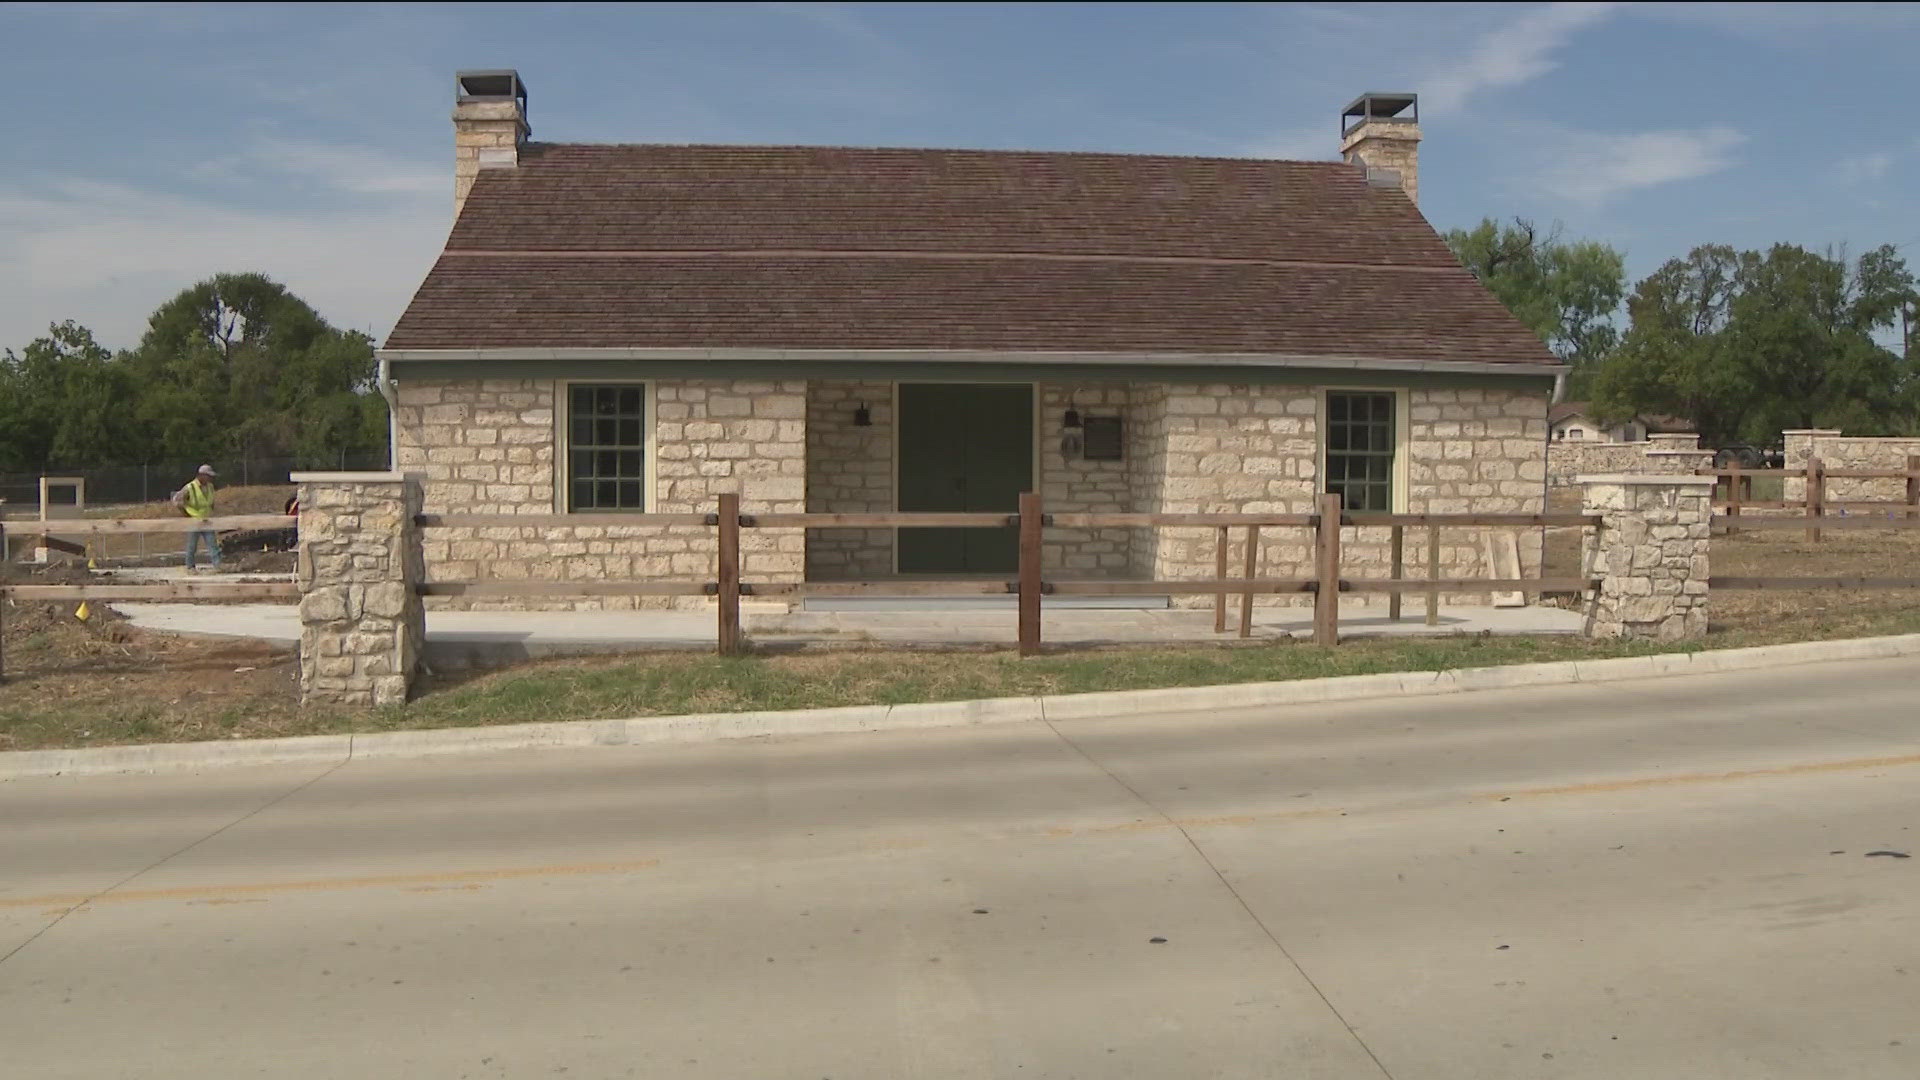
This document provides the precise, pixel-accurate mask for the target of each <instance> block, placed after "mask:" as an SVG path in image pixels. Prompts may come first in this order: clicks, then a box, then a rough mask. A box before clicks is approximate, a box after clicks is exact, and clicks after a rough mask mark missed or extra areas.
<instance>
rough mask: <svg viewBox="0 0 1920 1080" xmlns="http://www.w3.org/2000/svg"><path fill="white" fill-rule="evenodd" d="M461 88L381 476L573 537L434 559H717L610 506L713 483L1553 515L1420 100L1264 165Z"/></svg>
mask: <svg viewBox="0 0 1920 1080" xmlns="http://www.w3.org/2000/svg"><path fill="white" fill-rule="evenodd" d="M458 85H459V97H458V101H457V104H456V106H455V111H454V143H455V185H454V187H455V219H454V224H453V230H452V234H451V235H450V236H449V238H448V240H447V243H446V248H445V251H444V252H443V253H442V254H441V256H440V258H439V260H438V261H437V262H436V263H435V265H434V266H433V269H432V270H431V272H430V273H429V274H428V275H427V278H426V280H425V282H424V283H423V284H422V285H421V286H420V288H419V290H418V291H417V292H416V294H415V295H414V297H413V300H412V303H411V304H410V305H409V306H408V308H407V310H406V312H405V314H404V315H403V316H402V317H401V318H400V320H399V323H398V325H397V326H396V327H395V328H394V330H393V333H392V336H391V337H390V338H389V339H388V340H387V342H386V343H385V348H383V349H382V350H381V353H380V355H381V358H382V360H383V361H384V363H385V365H386V366H387V370H389V371H390V373H391V379H392V385H393V387H394V389H395V392H396V394H397V400H398V408H397V409H396V410H395V439H396V446H397V452H396V463H395V464H396V467H398V468H401V469H404V470H407V471H409V472H414V473H418V474H421V475H422V476H423V477H424V479H425V481H426V503H427V510H428V511H429V512H438V513H458V512H487V513H526V514H541V515H556V514H557V515H567V516H569V517H571V518H574V519H577V521H578V536H567V535H563V534H562V533H561V532H556V531H552V530H549V531H548V532H546V533H542V534H539V535H536V534H535V533H534V532H533V531H531V530H480V531H477V532H475V533H473V534H472V535H466V536H462V535H459V534H455V535H454V537H453V538H452V539H450V540H435V541H433V545H434V546H433V548H432V550H430V551H429V560H430V563H431V564H433V567H434V568H436V569H438V570H439V572H442V573H445V574H447V575H448V576H453V577H460V576H468V575H472V574H473V573H475V572H476V571H478V570H481V568H486V569H487V570H489V571H490V572H493V573H496V574H502V575H511V576H520V577H536V578H540V577H553V578H564V579H569V580H591V579H595V578H600V577H609V578H635V577H641V578H644V577H650V576H662V577H664V576H672V575H679V576H686V575H688V574H693V573H704V572H706V571H705V568H706V566H707V565H708V561H709V560H708V558H707V556H706V555H704V554H703V553H702V549H701V548H700V547H699V546H698V545H699V544H700V543H702V542H703V541H702V540H701V539H700V538H699V537H692V538H689V537H686V536H680V535H672V536H667V537H665V538H664V539H661V538H653V537H650V536H649V535H647V534H644V533H641V532H636V531H629V530H623V529H621V528H620V527H619V524H620V515H621V514H623V513H632V512H645V511H653V512H680V513H684V512H705V511H710V510H711V509H712V507H713V506H714V499H715V497H716V496H717V495H718V494H720V493H722V492H737V493H739V494H740V495H741V496H742V499H743V505H744V507H745V508H746V510H747V511H748V512H749V513H763V514H764V513H781V512H787V513H791V512H799V511H805V512H816V513H875V512H894V511H945V512H955V511H964V512H1011V511H1013V510H1014V509H1015V507H1016V500H1017V497H1018V496H1019V494H1020V493H1021V492H1022V491H1027V490H1037V491H1039V492H1041V493H1042V494H1043V496H1044V498H1045V500H1046V506H1047V509H1048V510H1050V511H1060V512H1082V513H1089V512H1098V513H1105V512H1221V511H1228V512H1238V511H1246V512H1269V513H1303V512H1307V511H1309V510H1310V509H1311V507H1312V501H1313V499H1314V497H1315V496H1316V495H1318V494H1320V493H1322V492H1336V493H1339V494H1340V495H1342V496H1344V497H1345V500H1346V505H1347V506H1348V507H1350V508H1352V509H1355V510H1369V511H1401V512H1436V513H1447V512H1467V511H1482V512H1500V513H1529V512H1539V511H1540V510H1541V509H1542V507H1543V502H1544V498H1545V456H1546V451H1545V446H1546V442H1547V434H1548V433H1547V414H1548V408H1547V406H1548V402H1549V400H1550V399H1551V396H1552V394H1553V393H1554V390H1555V387H1556V385H1557V383H1558V381H1559V379H1560V378H1561V376H1562V375H1563V374H1564V372H1565V370H1566V369H1565V366H1564V365H1563V364H1562V363H1561V362H1560V361H1559V360H1558V358H1556V357H1555V356H1554V355H1553V354H1552V353H1551V352H1550V351H1548V350H1547V349H1546V347H1545V346H1544V345H1542V343H1541V342H1540V340H1539V339H1538V338H1537V337H1535V336H1534V334H1533V333H1532V332H1531V331H1529V330H1528V329H1527V328H1526V327H1525V326H1524V325H1522V324H1521V323H1520V322H1519V321H1518V320H1517V319H1515V318H1514V317H1513V316H1512V315H1511V314H1509V313H1508V311H1507V310H1506V308H1505V307H1504V306H1502V305H1501V303H1500V302H1499V301H1498V300H1497V299H1495V298H1494V297H1493V296H1492V294H1490V293H1489V292H1488V291H1487V290H1486V289H1485V288H1484V287H1483V286H1482V285H1481V284H1480V283H1479V282H1478V281H1476V280H1475V279H1474V277H1473V276H1472V275H1471V274H1470V273H1468V272H1467V271H1466V270H1465V269H1463V268H1462V267H1461V265H1460V263H1459V262H1458V261H1457V260H1456V259H1455V258H1454V256H1453V255H1452V253H1451V252H1449V251H1448V249H1447V246H1446V243H1445V242H1444V241H1443V240H1442V238H1441V237H1440V236H1439V234H1438V233H1436V232H1435V231H1434V229H1433V227H1432V226H1431V225H1429V224H1428V222H1427V220H1426V218H1424V217H1423V216H1422V215H1421V213H1420V210H1419V208H1418V207H1417V206H1416V205H1415V197H1416V195H1417V191H1418V188H1417V186H1416V185H1417V182H1418V171H1417V160H1416V158H1417V149H1418V144H1419V140H1420V129H1419V125H1418V124H1417V122H1416V119H1417V104H1416V102H1415V99H1414V97H1413V95H1410V94H1368V95H1365V96H1363V97H1361V98H1360V99H1358V100H1356V101H1355V102H1354V103H1353V104H1352V105H1351V106H1349V107H1348V109H1347V110H1346V114H1345V116H1344V119H1343V124H1342V138H1341V141H1340V144H1339V150H1340V152H1341V154H1342V156H1343V157H1344V159H1345V160H1338V161H1335V160H1329V161H1269V160H1253V159H1245V158H1198V157H1169V156H1146V155H1128V154H1104V153H1060V152H1031V151H999V150H917V149H848V148H833V147H775V146H677V145H675V146H669V145H603V144H565V143H541V142H534V141H531V140H530V138H529V136H530V133H531V129H530V128H529V126H528V123H527V113H526V90H525V87H524V85H523V84H522V83H521V81H520V79H519V76H518V75H517V74H516V73H514V72H512V71H491V72H464V73H461V75H460V76H459V80H458ZM1329 143H1330V145H1329V147H1328V149H1329V150H1330V151H1331V150H1333V149H1334V147H1333V146H1332V145H1331V140H1329ZM1583 437H1584V435H1583ZM505 533H517V535H505ZM1200 533H1201V534H1202V535H1200V536H1199V538H1198V539H1197V540H1189V539H1187V538H1184V537H1183V536H1182V535H1181V534H1179V533H1178V532H1176V531H1173V530H1161V531H1158V532H1156V531H1155V530H1151V529H1102V530H1078V531H1075V530H1067V529H1056V530H1051V531H1050V532H1049V533H1048V538H1047V546H1046V559H1047V562H1048V564H1049V565H1050V567H1052V568H1054V569H1056V570H1064V571H1067V572H1069V573H1075V574H1078V575H1081V576H1094V577H1097V576H1110V577H1115V578H1141V579H1154V578H1168V577H1179V576H1199V575H1203V574H1211V572H1212V554H1211V548H1210V547H1209V546H1207V545H1210V544H1211V542H1212V540H1211V533H1210V532H1208V531H1207V530H1200ZM443 535H444V534H443ZM753 539H756V540H758V541H760V542H761V543H762V546H761V547H760V548H758V549H755V550H750V551H749V552H748V563H747V570H746V572H747V574H748V575H749V577H751V578H754V579H756V580H761V581H800V580H807V581H814V580H832V579H850V578H851V579H872V578H890V577H911V576H914V575H976V576H981V577H985V578H988V579H993V578H997V577H1004V576H1005V575H1006V574H1008V573H1009V572H1010V571H1012V569H1013V568H1014V564H1015V547H1014V538H1013V535H1012V533H1011V531H1010V530H1007V529H934V528H929V529H873V528H842V529H811V530H806V531H805V533H804V535H802V534H801V533H800V532H799V531H798V530H795V531H794V533H793V534H792V535H790V536H789V535H765V534H763V533H756V534H755V536H754V537H753ZM1270 542H1271V543H1274V544H1276V545H1278V544H1280V543H1281V542H1282V540H1280V539H1274V540H1271V541H1270ZM690 544H691V545H693V546H691V547H690V546H689V545H690ZM1477 560H1478V556H1477V555H1476V554H1475V553H1474V552H1473V551H1471V550H1467V549H1466V548H1465V547H1464V546H1463V548H1462V550H1461V551H1460V552H1459V553H1458V557H1457V558H1454V557H1453V556H1452V553H1450V556H1449V559H1448V561H1449V563H1452V564H1456V565H1458V566H1459V568H1460V570H1461V571H1462V572H1472V569H1473V565H1474V564H1475V562H1477Z"/></svg>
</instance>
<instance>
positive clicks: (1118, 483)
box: [1040, 382, 1138, 578]
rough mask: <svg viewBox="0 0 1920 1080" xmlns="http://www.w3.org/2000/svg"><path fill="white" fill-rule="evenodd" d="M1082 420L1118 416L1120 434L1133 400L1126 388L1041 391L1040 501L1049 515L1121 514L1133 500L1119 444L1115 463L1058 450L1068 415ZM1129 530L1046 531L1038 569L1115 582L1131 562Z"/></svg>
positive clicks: (1048, 387) (1127, 457)
mask: <svg viewBox="0 0 1920 1080" xmlns="http://www.w3.org/2000/svg"><path fill="white" fill-rule="evenodd" d="M1069 408H1073V409H1076V410H1078V411H1079V413H1080V415H1081V416H1082V417H1083V418H1085V417H1094V416H1118V417H1120V421H1121V434H1122V438H1123V439H1124V438H1125V435H1126V428H1127V426H1128V425H1130V424H1132V423H1133V420H1134V414H1133V395H1132V392H1131V390H1130V389H1129V387H1128V385H1127V384H1126V383H1118V382H1116V383H1091V384H1085V385H1077V386H1069V385H1064V384H1061V383H1046V384H1043V385H1042V386H1041V387H1040V497H1041V501H1042V502H1043V504H1044V505H1045V506H1046V509H1047V513H1050V514H1123V513H1131V512H1133V511H1134V510H1136V509H1138V507H1137V506H1136V504H1135V503H1134V500H1133V478H1132V468H1133V461H1132V454H1131V453H1129V452H1128V451H1129V450H1130V449H1131V448H1130V447H1128V446H1126V445H1125V444H1124V443H1123V445H1122V447H1121V459H1120V460H1119V461H1088V460H1086V458H1085V456H1084V455H1083V454H1081V453H1067V452H1065V451H1063V450H1062V449H1061V439H1062V437H1063V436H1065V435H1066V434H1067V429H1066V426H1065V423H1066V415H1067V410H1068V409H1069ZM1132 533H1133V530H1131V529H1048V530H1047V531H1046V536H1045V540H1044V547H1043V552H1042V558H1041V565H1042V566H1043V567H1044V568H1045V569H1047V570H1048V571H1050V572H1058V573H1059V574H1060V575H1062V576H1063V577H1067V578H1084V577H1094V576H1099V577H1118V576H1120V575H1123V574H1125V573H1126V571H1127V568H1128V566H1129V564H1130V563H1131V561H1132V559H1131V556H1132V545H1133V536H1132Z"/></svg>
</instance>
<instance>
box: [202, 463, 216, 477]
mask: <svg viewBox="0 0 1920 1080" xmlns="http://www.w3.org/2000/svg"><path fill="white" fill-rule="evenodd" d="M200 471H201V472H203V473H205V474H207V475H208V476H219V475H220V474H219V473H217V472H214V471H213V466H211V465H202V466H200Z"/></svg>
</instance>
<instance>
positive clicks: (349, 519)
mask: <svg viewBox="0 0 1920 1080" xmlns="http://www.w3.org/2000/svg"><path fill="white" fill-rule="evenodd" d="M293 480H294V481H295V482H296V483H297V484H299V486H300V552H299V556H298V559H297V563H296V566H297V572H296V577H297V580H298V581H299V584H300V590H301V597H300V700H301V701H302V702H303V703H324V704H332V705H347V706H355V707H362V708H365V707H372V706H377V705H398V704H402V703H404V702H405V701H406V700H407V691H408V688H409V685H410V683H411V680H412V677H413V672H414V668H415V666H416V665H417V664H418V663H419V657H420V650H421V647H422V646H423V644H424V643H425V641H426V616H425V609H424V608H423V607H422V605H421V602H420V597H419V595H418V594H417V593H416V592H415V589H414V586H415V585H416V584H417V583H419V582H420V581H421V580H422V578H423V569H424V568H423V567H422V564H421V549H420V544H419V535H418V532H417V531H416V529H415V527H414V523H413V519H414V515H415V514H418V513H420V507H421V501H420V499H421V492H420V487H419V485H418V484H417V483H416V482H414V481H412V480H409V479H406V478H404V477H403V476H402V475H401V474H399V473H296V474H294V476H293Z"/></svg>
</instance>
